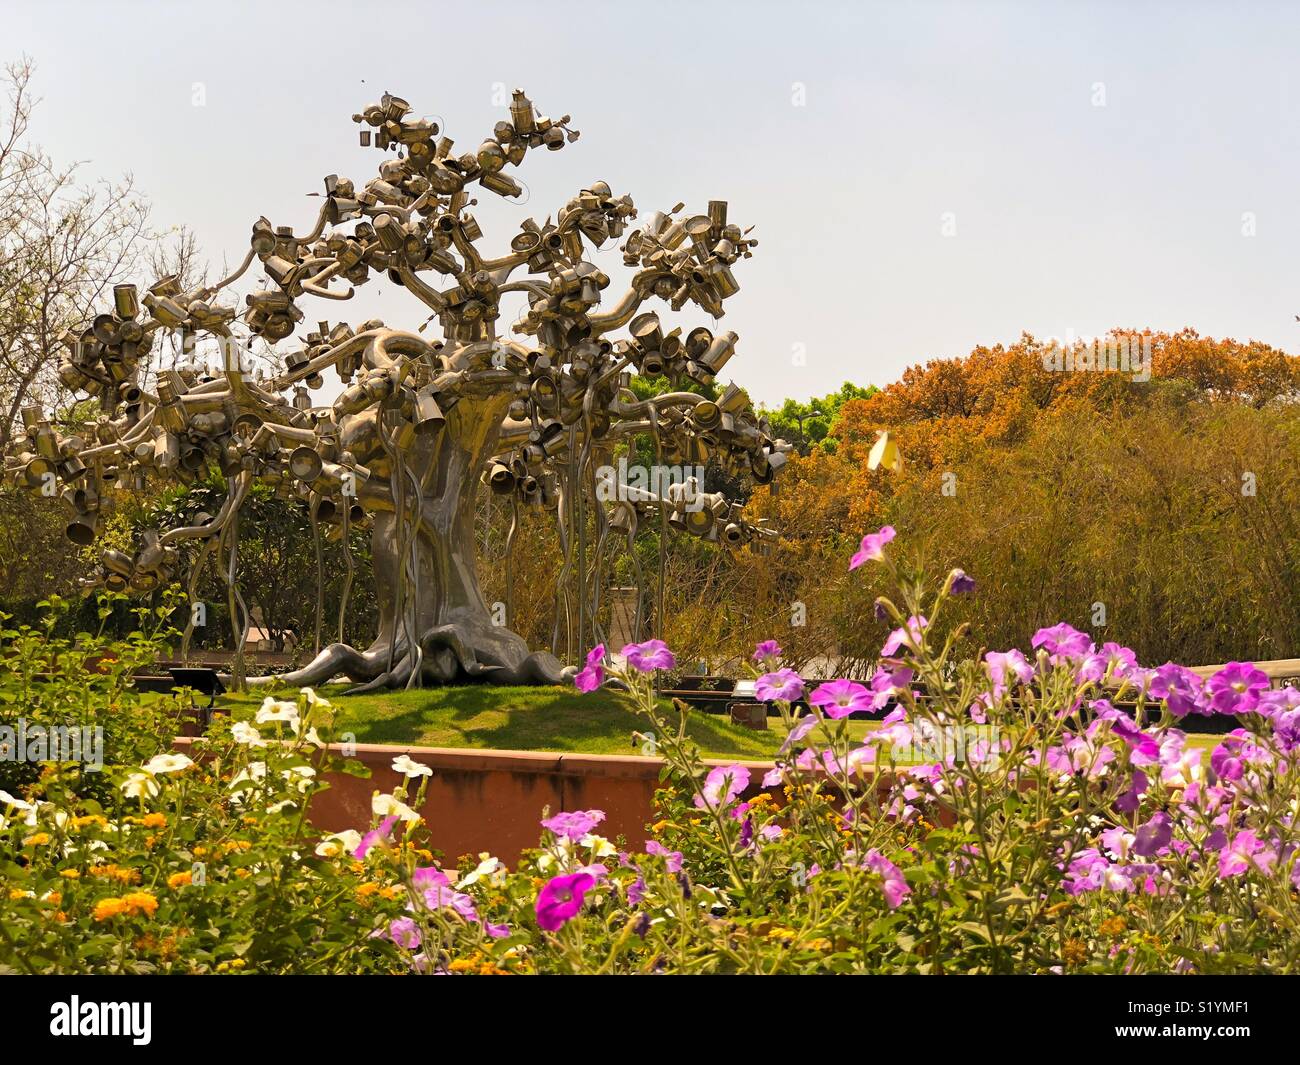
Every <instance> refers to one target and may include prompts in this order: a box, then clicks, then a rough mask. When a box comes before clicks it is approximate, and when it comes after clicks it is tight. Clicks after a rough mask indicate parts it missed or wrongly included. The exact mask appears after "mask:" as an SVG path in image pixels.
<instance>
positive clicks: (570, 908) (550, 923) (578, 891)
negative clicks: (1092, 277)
mask: <svg viewBox="0 0 1300 1065" xmlns="http://www.w3.org/2000/svg"><path fill="white" fill-rule="evenodd" d="M595 883H596V878H595V877H594V876H592V875H591V874H590V873H571V874H570V875H568V876H557V877H553V878H552V879H551V880H550V881H549V882H548V883H547V884H546V886H545V887H543V888H542V890H541V891H539V892H538V893H537V927H538V928H540V929H541V930H542V931H544V932H554V931H556V930H557V929H559V928H562V927H564V925H566V924H567V923H568V922H569V921H570V920H571V919H572V918H573V917H574V916H576V915H577V913H578V911H579V910H581V909H582V900H583V897H584V896H585V895H586V894H587V892H588V891H590V890H591V888H592V887H593V886H594V885H595Z"/></svg>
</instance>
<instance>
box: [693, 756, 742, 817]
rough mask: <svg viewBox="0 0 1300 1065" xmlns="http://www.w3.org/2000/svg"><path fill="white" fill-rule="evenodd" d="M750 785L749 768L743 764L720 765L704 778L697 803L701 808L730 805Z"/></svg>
mask: <svg viewBox="0 0 1300 1065" xmlns="http://www.w3.org/2000/svg"><path fill="white" fill-rule="evenodd" d="M747 787H749V770H748V769H747V768H745V766H743V765H719V766H714V767H713V769H711V770H710V771H709V775H708V776H707V777H705V778H704V787H703V788H702V789H701V790H702V791H703V794H702V795H696V796H695V805H696V806H698V807H699V808H700V809H701V810H703V809H706V808H707V809H714V808H716V807H719V806H728V805H730V804H731V803H732V802H734V801H735V800H736V799H738V798H739V797H740V795H741V793H742V792H744V790H745V789H746V788H747Z"/></svg>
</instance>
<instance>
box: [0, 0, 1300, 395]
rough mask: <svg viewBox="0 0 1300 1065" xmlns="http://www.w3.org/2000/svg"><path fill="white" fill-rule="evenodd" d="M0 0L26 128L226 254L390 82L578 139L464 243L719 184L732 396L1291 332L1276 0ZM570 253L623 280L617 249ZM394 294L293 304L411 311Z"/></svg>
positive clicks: (1298, 218) (303, 182) (1294, 95)
mask: <svg viewBox="0 0 1300 1065" xmlns="http://www.w3.org/2000/svg"><path fill="white" fill-rule="evenodd" d="M0 14H2V15H3V22H2V23H0V24H3V25H4V26H5V28H6V32H5V34H4V39H3V42H0V56H3V58H15V57H17V56H18V55H19V54H21V53H26V54H28V55H30V56H31V57H32V58H33V59H34V60H35V61H36V63H37V64H38V71H37V88H38V91H39V93H40V95H41V96H42V97H43V103H42V105H41V108H40V111H39V113H38V117H37V121H36V125H35V130H36V133H37V136H38V139H39V140H40V141H42V142H43V143H44V145H45V146H46V148H47V149H48V150H49V151H51V152H52V153H54V154H55V155H56V156H57V157H60V158H63V159H71V158H78V159H84V160H86V161H87V171H86V172H87V174H92V173H93V174H97V175H106V176H112V175H116V174H120V173H121V172H123V171H128V170H129V171H131V172H132V173H133V174H134V176H135V179H136V181H137V182H138V184H139V186H140V188H141V189H142V191H144V192H145V193H146V194H147V195H148V196H149V198H150V199H151V200H152V202H153V204H154V219H155V222H156V223H157V224H158V225H160V226H162V225H169V224H173V223H178V222H187V223H188V224H190V225H191V226H192V227H193V228H194V229H195V230H196V232H197V234H198V237H199V239H200V241H201V242H202V244H203V246H204V248H205V250H206V251H207V252H208V253H209V255H210V256H211V257H213V258H214V259H216V260H218V261H219V260H220V259H221V257H222V256H223V255H225V256H226V257H228V258H229V259H230V260H231V261H238V259H239V258H240V257H242V255H243V253H244V251H246V249H247V247H248V244H247V241H248V233H249V227H250V225H251V223H252V221H253V220H254V219H255V218H256V217H257V216H258V215H260V214H266V215H267V216H268V217H269V218H270V219H271V220H272V222H274V223H276V224H290V225H294V226H296V227H298V228H300V229H301V228H304V227H306V225H307V224H308V223H309V222H310V221H311V219H313V218H314V215H315V211H316V207H317V205H318V203H319V201H317V200H309V199H307V198H305V196H304V194H305V193H307V192H313V191H317V190H318V189H319V188H320V178H321V176H322V175H324V174H326V173H330V172H337V173H340V174H342V175H345V176H350V177H353V178H354V179H356V180H357V182H358V184H360V183H362V182H364V181H365V180H366V179H368V178H369V177H371V176H373V174H374V168H375V167H376V166H377V164H378V163H379V162H380V160H381V158H382V156H381V155H380V154H379V153H378V152H376V151H374V150H373V149H367V150H363V149H361V148H359V147H358V146H357V139H356V131H357V128H358V127H357V126H355V125H353V123H352V122H351V115H352V113H353V112H354V111H359V110H360V109H361V108H362V107H363V106H364V105H365V104H366V103H369V102H371V101H372V100H375V99H377V97H378V96H379V94H380V93H381V92H383V91H384V90H386V89H387V90H390V91H392V92H394V93H396V94H399V95H402V96H404V97H406V98H407V99H408V100H410V101H411V102H412V104H413V105H414V106H415V109H416V111H417V112H419V113H424V114H435V115H439V116H441V118H442V120H443V123H444V128H445V130H446V132H447V133H448V134H449V135H450V136H452V137H453V138H455V140H456V142H457V146H458V150H470V149H472V148H474V147H475V146H476V145H477V144H478V142H479V141H480V140H481V139H482V138H483V136H484V135H486V134H487V133H488V132H490V130H491V127H492V124H493V122H495V121H497V120H498V119H499V118H503V117H505V112H504V110H503V109H502V108H500V107H497V106H494V102H493V96H494V92H499V91H500V89H501V87H504V88H506V89H507V90H508V89H509V88H513V87H514V86H516V85H522V86H524V87H525V88H526V89H527V90H528V93H529V95H530V96H531V97H532V99H533V100H534V101H535V102H536V103H537V105H538V107H539V109H540V110H541V111H542V112H543V113H545V114H550V115H552V116H558V115H560V114H563V113H566V112H567V113H569V114H571V115H572V116H573V120H574V125H575V126H577V127H578V128H579V129H581V130H582V138H581V140H579V141H578V142H577V143H576V144H573V145H571V146H568V147H566V148H565V149H564V150H563V151H561V152H558V153H555V154H553V155H552V154H548V153H545V152H538V153H536V154H534V155H530V157H529V159H528V161H527V162H526V163H525V165H524V167H523V168H522V171H521V173H520V177H521V178H522V179H523V180H524V181H525V182H526V183H527V184H528V185H529V187H530V197H531V199H530V202H529V203H528V204H527V205H526V206H525V207H524V208H522V209H518V208H515V207H512V206H507V205H506V204H504V203H503V202H502V201H497V203H495V204H493V205H492V206H491V208H490V209H489V208H486V207H485V208H482V209H480V211H479V212H478V213H479V217H480V220H481V221H482V223H483V227H484V229H485V231H486V232H487V237H486V238H485V242H484V244H483V245H482V246H483V247H485V248H487V249H488V250H489V251H490V250H491V249H492V248H493V247H494V246H502V247H503V246H504V243H505V242H506V241H507V240H508V239H509V236H510V235H511V234H512V233H513V232H514V227H515V221H516V219H518V218H522V217H523V216H524V215H526V214H530V213H536V214H538V215H539V217H540V216H543V215H545V214H546V213H548V212H549V211H553V210H554V209H556V208H557V207H559V206H560V205H562V204H563V203H564V201H565V200H567V199H568V197H569V196H571V195H572V194H573V192H575V191H576V190H577V189H579V188H581V187H584V186H586V185H588V184H590V183H591V182H592V181H593V180H596V179H598V178H603V179H604V180H606V181H608V182H609V183H610V185H611V186H612V187H613V189H614V191H615V193H616V194H621V193H624V192H629V193H631V194H632V196H633V198H634V199H635V200H636V203H637V206H638V208H639V209H640V210H641V211H642V212H643V214H648V213H649V212H650V211H652V210H655V209H667V208H669V207H671V206H673V204H675V203H676V202H677V201H679V200H683V201H685V202H686V203H687V206H688V208H689V209H692V210H702V209H703V208H704V205H705V202H706V201H707V200H709V199H713V198H721V199H728V200H730V202H731V213H732V218H733V219H734V220H737V221H741V222H743V223H745V224H753V225H755V226H757V229H756V230H755V234H754V235H755V236H757V237H758V238H759V239H760V244H759V247H758V249H757V253H756V256H755V258H753V259H751V260H749V261H747V262H743V263H741V264H739V266H738V267H737V271H736V273H737V277H738V279H739V280H740V282H741V285H742V291H741V292H740V294H739V295H737V296H736V297H734V298H733V299H732V300H730V301H728V303H727V310H728V313H727V317H726V318H725V319H724V322H725V326H726V328H730V329H734V330H736V332H737V333H739V334H740V337H741V344H740V346H739V352H740V357H738V358H737V359H736V360H735V361H733V362H732V364H731V366H730V367H729V368H728V369H729V370H734V373H735V376H736V378H737V379H738V380H740V381H741V382H742V383H744V384H746V385H747V386H749V388H750V390H751V393H752V394H753V395H754V398H755V399H757V400H760V401H765V402H773V401H776V400H778V399H780V398H781V397H784V396H787V395H792V396H795V397H799V398H803V397H807V396H808V395H811V394H820V393H824V392H827V391H829V390H831V389H833V388H836V387H837V386H838V385H839V383H840V382H841V381H843V380H845V379H851V380H854V381H856V382H858V383H863V384H865V383H868V382H872V383H877V384H881V383H885V382H887V381H890V380H893V379H895V378H896V377H897V376H898V374H899V373H900V372H901V371H902V370H903V368H904V367H905V366H907V365H908V364H910V363H913V362H917V361H921V360H924V359H927V358H932V357H937V356H954V355H961V354H965V353H966V352H968V351H969V350H970V348H971V347H973V346H974V345H976V344H993V343H996V342H999V341H1011V340H1014V339H1015V338H1016V337H1017V336H1018V335H1019V333H1020V332H1021V330H1028V331H1030V332H1033V333H1035V334H1037V335H1039V336H1049V335H1050V336H1066V335H1069V334H1070V333H1073V334H1075V335H1093V334H1097V333H1101V332H1104V331H1105V330H1106V329H1108V328H1111V327H1113V326H1138V327H1141V326H1150V327H1153V328H1159V329H1177V328H1180V327H1182V326H1184V325H1190V326H1193V327H1194V328H1196V329H1198V330H1199V331H1201V332H1202V333H1207V334H1211V335H1216V336H1235V337H1237V338H1239V339H1246V338H1256V339H1260V340H1264V341H1268V342H1270V343H1273V344H1276V345H1278V346H1280V347H1282V348H1284V349H1285V350H1287V351H1290V352H1297V351H1300V324H1298V323H1296V321H1295V319H1294V317H1293V314H1294V313H1295V312H1297V311H1300V286H1298V285H1297V281H1300V277H1298V274H1300V256H1298V255H1297V252H1298V251H1300V211H1298V210H1297V198H1298V197H1297V192H1296V189H1297V180H1298V179H1300V137H1298V136H1297V130H1296V124H1297V105H1298V104H1300V75H1296V76H1291V75H1289V74H1288V70H1289V68H1290V67H1291V66H1292V65H1293V63H1294V57H1295V51H1296V46H1297V41H1298V40H1300V9H1297V8H1296V7H1295V6H1294V5H1292V6H1287V5H1282V4H1278V5H1269V4H1254V5H1251V6H1249V7H1245V6H1237V5H1230V4H1228V3H1221V4H1168V5H1165V4H1155V3H1151V4H1143V5H1134V4H1107V3H1077V4H1072V5H1069V6H1063V5H1052V4H1043V3H1028V2H1026V3H1002V4H994V3H964V4H941V3H916V4H903V3H879V4H868V3H849V4H838V3H830V2H804V3H799V4H793V3H766V2H748V3H731V2H725V3H724V2H712V3H707V2H694V3H673V2H657V3H637V4H632V3H619V4H606V3H598V2H595V0H588V2H586V3H569V2H556V0H534V2H532V3H505V2H497V3H494V2H489V0H475V2H472V3H459V4H451V3H445V2H437V3H402V2H399V0H391V2H386V3H382V4H372V5H367V6H362V5H360V4H357V5H348V4H343V3H327V2H318V3H311V4H286V3H276V4H273V3H270V2H263V3H251V4H245V3H234V2H222V3H221V4H207V5H203V6H201V7H198V6H189V5H184V4H175V3H173V4H162V3H157V4H151V3H125V2H96V3H91V2H85V3H59V2H45V3H41V4H27V3H15V2H13V0H3V2H0ZM363 79H364V84H363ZM196 82H201V83H202V85H203V89H204V92H205V94H206V104H205V106H202V107H195V106H193V104H192V98H193V93H194V83H196ZM796 83H798V84H800V85H802V86H803V87H804V94H805V95H804V103H803V105H802V106H796V104H797V103H798V102H799V101H798V100H797V99H796V96H797V90H796V89H795V86H796ZM1099 83H1100V84H1099ZM1102 92H1104V103H1105V106H1095V103H1096V101H1098V99H1099V98H1100V97H1099V93H1102ZM948 212H951V213H952V215H954V216H955V226H956V233H955V235H953V236H948V237H946V236H944V235H943V234H942V226H943V223H944V218H945V214H946V213H948ZM1247 212H1250V213H1252V214H1253V217H1254V228H1255V235H1254V236H1253V237H1247V236H1243V233H1242V231H1243V216H1244V215H1245V214H1246V213H1247ZM494 236H495V237H496V238H497V239H498V240H499V241H500V244H499V245H494V244H493V238H494ZM597 261H598V262H601V263H602V265H604V264H606V263H607V264H608V265H607V267H606V268H607V269H608V270H609V272H611V273H612V274H614V276H615V279H616V285H618V284H619V282H620V281H621V280H622V278H623V277H624V276H625V275H623V274H622V272H621V270H622V268H621V263H620V260H619V256H618V254H617V252H616V251H615V252H611V253H609V254H608V255H606V256H605V257H604V258H601V259H598V260H597ZM619 288H620V291H621V285H619ZM376 289H378V290H380V294H379V295H378V296H376V295H375V290H376ZM384 290H390V291H384ZM391 290H392V286H390V285H387V284H386V283H385V282H383V281H380V282H378V283H376V282H372V283H371V285H369V286H367V289H363V290H361V291H362V292H363V293H365V295H366V299H365V300H364V301H363V300H357V301H354V303H353V304H337V303H333V304H325V303H324V302H322V301H304V302H305V303H310V305H308V306H305V307H304V309H305V310H306V311H307V315H308V321H313V320H314V319H315V318H317V317H330V318H335V317H336V316H337V315H338V314H339V313H343V312H346V316H347V318H348V319H350V320H351V321H353V322H356V321H359V320H362V319H364V318H365V317H368V316H370V315H371V314H373V313H377V312H378V313H382V314H383V316H384V317H385V318H386V319H387V320H388V321H389V323H390V324H392V325H395V326H408V327H410V326H414V325H416V324H418V322H419V321H421V320H422V318H423V315H421V314H420V311H421V308H420V307H419V306H418V305H416V304H414V302H413V301H410V300H409V299H396V298H390V297H395V296H396V295H397V294H396V292H395V291H391ZM318 307H319V313H318V312H317V308H318ZM695 320H697V321H698V320H699V315H698V313H697V316H696V319H695ZM795 345H803V350H804V351H805V352H806V365H804V366H795V365H793V359H792V353H793V352H794V351H795Z"/></svg>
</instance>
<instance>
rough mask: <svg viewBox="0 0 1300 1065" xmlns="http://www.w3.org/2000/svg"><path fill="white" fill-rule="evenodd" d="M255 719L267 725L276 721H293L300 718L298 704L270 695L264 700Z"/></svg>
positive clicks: (260, 723)
mask: <svg viewBox="0 0 1300 1065" xmlns="http://www.w3.org/2000/svg"><path fill="white" fill-rule="evenodd" d="M253 720H254V721H256V722H257V724H259V725H267V724H271V723H273V722H276V721H283V722H287V723H292V722H294V721H297V720H298V704H297V703H290V702H285V701H284V700H282V699H273V698H271V696H269V695H268V696H267V697H266V698H265V699H263V700H262V706H261V708H260V709H259V710H258V711H257V716H256V717H255V718H254V719H253Z"/></svg>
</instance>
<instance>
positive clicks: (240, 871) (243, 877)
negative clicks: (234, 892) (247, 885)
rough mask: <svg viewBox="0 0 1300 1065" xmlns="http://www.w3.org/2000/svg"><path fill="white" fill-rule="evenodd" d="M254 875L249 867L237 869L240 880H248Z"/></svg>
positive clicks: (236, 873) (236, 874) (236, 872)
mask: <svg viewBox="0 0 1300 1065" xmlns="http://www.w3.org/2000/svg"><path fill="white" fill-rule="evenodd" d="M252 875H253V874H252V873H250V872H249V871H248V870H247V869H244V868H239V869H236V870H235V876H237V877H239V879H240V880H247V879H248V878H249V877H250V876H252Z"/></svg>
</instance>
